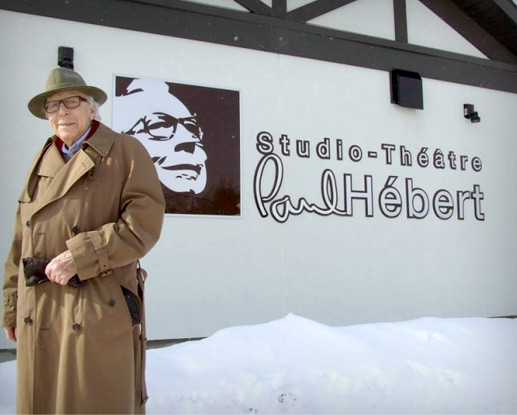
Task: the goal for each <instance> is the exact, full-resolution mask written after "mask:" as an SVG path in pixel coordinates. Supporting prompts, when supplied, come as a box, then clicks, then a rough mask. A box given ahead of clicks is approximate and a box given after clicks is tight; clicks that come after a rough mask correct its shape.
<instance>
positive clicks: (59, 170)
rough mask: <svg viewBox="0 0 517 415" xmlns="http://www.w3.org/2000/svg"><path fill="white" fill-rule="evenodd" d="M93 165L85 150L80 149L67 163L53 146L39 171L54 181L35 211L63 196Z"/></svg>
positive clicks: (42, 196) (40, 199)
mask: <svg viewBox="0 0 517 415" xmlns="http://www.w3.org/2000/svg"><path fill="white" fill-rule="evenodd" d="M93 167H95V163H94V162H93V160H92V159H91V158H90V157H89V156H88V155H87V154H86V153H85V152H84V151H83V150H79V151H78V152H77V153H76V154H75V156H74V157H72V159H71V160H70V161H69V162H68V163H65V162H64V160H63V158H62V157H61V154H59V150H58V149H57V147H56V146H52V147H51V148H50V150H49V151H48V152H47V153H46V154H45V156H44V158H43V160H42V163H41V168H40V169H39V171H38V174H39V175H40V176H46V177H49V178H52V182H51V183H50V185H49V187H48V188H47V189H46V190H45V192H44V194H42V195H41V198H39V200H38V203H37V205H36V206H35V210H34V213H36V212H37V211H39V210H41V209H43V208H44V207H45V206H47V205H48V204H49V203H52V202H54V201H55V200H57V199H60V198H61V197H63V196H64V195H65V194H66V193H67V192H68V190H70V188H71V187H72V186H73V185H74V184H75V183H76V182H77V181H78V180H79V179H80V178H81V177H83V175H84V174H86V173H87V172H88V171H90V170H91V169H92V168H93Z"/></svg>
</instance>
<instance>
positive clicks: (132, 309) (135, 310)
mask: <svg viewBox="0 0 517 415" xmlns="http://www.w3.org/2000/svg"><path fill="white" fill-rule="evenodd" d="M120 288H121V289H122V294H124V299H125V300H126V304H127V308H128V310H129V314H130V315H131V321H132V322H133V326H134V325H137V324H140V323H141V322H142V305H141V302H140V298H138V296H137V295H136V294H134V293H133V292H132V291H131V290H128V289H127V288H126V287H122V286H121V287H120Z"/></svg>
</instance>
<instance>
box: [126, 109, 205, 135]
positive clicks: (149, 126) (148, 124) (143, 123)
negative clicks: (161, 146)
mask: <svg viewBox="0 0 517 415" xmlns="http://www.w3.org/2000/svg"><path fill="white" fill-rule="evenodd" d="M152 115H156V116H157V117H158V119H157V120H156V119H152V118H147V117H145V116H144V117H142V118H141V119H139V120H138V121H137V122H136V124H135V125H134V126H133V127H131V129H129V130H128V131H125V132H124V133H125V134H130V135H134V134H139V133H145V134H147V135H149V137H148V139H149V140H153V141H168V140H170V139H171V138H173V137H174V135H175V134H176V130H177V128H178V125H182V126H183V127H184V128H185V129H186V130H187V131H188V132H189V133H191V134H192V136H193V137H194V138H197V139H199V140H200V141H201V140H202V139H203V131H202V130H201V127H200V126H199V124H198V123H197V119H196V115H195V114H194V116H191V117H186V118H176V117H173V116H172V115H170V114H166V113H163V112H153V114H152ZM137 127H138V128H137ZM171 129H172V131H171Z"/></svg>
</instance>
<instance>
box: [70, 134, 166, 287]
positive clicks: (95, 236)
mask: <svg viewBox="0 0 517 415" xmlns="http://www.w3.org/2000/svg"><path fill="white" fill-rule="evenodd" d="M121 141H123V144H122V145H123V146H124V148H123V151H122V152H123V160H120V161H121V168H124V169H125V181H124V183H123V184H122V189H121V199H120V200H121V201H120V209H119V212H120V215H119V218H118V220H117V221H116V222H112V223H106V224H104V225H103V226H101V227H100V228H99V229H97V230H95V231H90V232H83V233H79V234H78V235H76V236H75V237H73V238H71V239H69V240H68V241H67V242H66V244H67V247H68V249H69V250H70V252H71V253H72V257H73V259H74V262H75V265H76V268H77V272H78V275H79V278H80V279H81V280H86V279H89V278H93V277H96V276H97V275H99V274H103V273H109V272H110V270H112V269H114V268H119V267H122V266H124V265H127V264H130V263H132V262H135V261H137V260H138V259H140V258H142V257H143V256H144V255H145V254H146V253H147V252H148V251H149V250H150V249H151V248H152V247H153V246H154V244H155V243H156V242H157V241H158V238H159V236H160V232H161V228H162V223H163V216H164V212H165V201H164V197H163V193H162V189H161V185H160V181H159V179H158V175H157V173H156V169H155V167H154V164H153V162H152V160H151V158H150V156H149V154H148V153H147V150H146V149H145V147H144V146H143V145H142V144H141V143H140V142H139V141H138V140H136V139H133V138H132V137H131V138H129V137H126V138H121ZM99 208H100V209H102V206H100V207H99ZM104 275H105V274H104Z"/></svg>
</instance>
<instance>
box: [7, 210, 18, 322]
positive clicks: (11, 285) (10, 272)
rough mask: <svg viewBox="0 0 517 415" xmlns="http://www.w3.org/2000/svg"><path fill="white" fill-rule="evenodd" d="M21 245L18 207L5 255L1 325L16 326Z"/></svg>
mask: <svg viewBox="0 0 517 415" xmlns="http://www.w3.org/2000/svg"><path fill="white" fill-rule="evenodd" d="M21 246H22V229H21V223H20V207H19V205H18V211H17V212H16V222H15V225H14V237H13V241H12V244H11V250H10V251H9V254H8V255H7V260H6V261H5V267H4V287H3V288H4V290H3V292H4V301H3V307H2V327H15V326H16V303H17V300H18V272H19V264H20V256H21Z"/></svg>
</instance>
